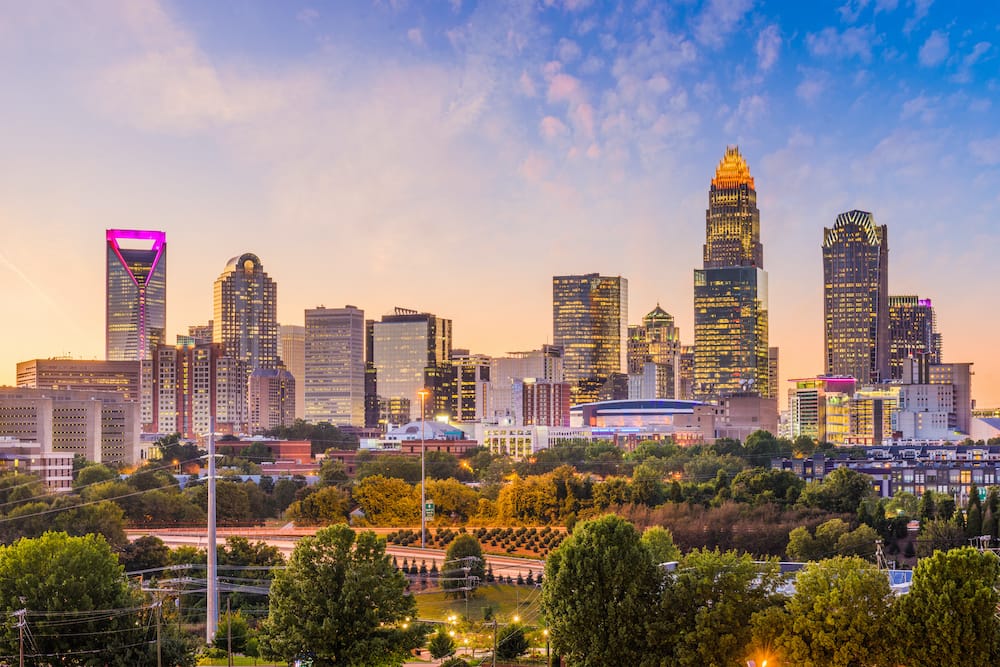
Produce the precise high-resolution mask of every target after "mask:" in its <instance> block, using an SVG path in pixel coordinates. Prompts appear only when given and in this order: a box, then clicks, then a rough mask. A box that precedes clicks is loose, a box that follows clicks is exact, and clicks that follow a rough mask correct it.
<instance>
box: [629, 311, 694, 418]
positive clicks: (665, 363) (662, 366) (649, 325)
mask: <svg viewBox="0 0 1000 667" xmlns="http://www.w3.org/2000/svg"><path fill="white" fill-rule="evenodd" d="M680 354H681V335H680V330H679V329H678V328H677V327H676V326H675V324H674V316H673V315H671V314H670V313H668V312H667V311H665V310H663V309H662V308H660V304H656V308H654V309H653V310H651V311H650V312H649V313H647V314H646V316H645V317H643V318H642V324H640V325H636V326H630V327H629V328H628V373H629V376H630V381H632V380H634V378H635V377H636V376H643V377H645V376H646V375H647V374H649V373H648V371H652V373H651V378H650V379H651V380H652V382H650V383H648V384H651V385H652V386H651V388H652V392H640V395H639V396H635V398H674V397H675V395H676V392H677V387H676V385H677V367H678V365H679V362H680ZM647 393H651V394H652V395H645V394H647ZM630 397H631V396H630Z"/></svg>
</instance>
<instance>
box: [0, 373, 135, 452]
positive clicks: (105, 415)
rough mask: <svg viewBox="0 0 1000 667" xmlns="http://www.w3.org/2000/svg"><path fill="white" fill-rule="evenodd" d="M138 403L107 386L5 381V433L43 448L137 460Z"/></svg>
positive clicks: (0, 431)
mask: <svg viewBox="0 0 1000 667" xmlns="http://www.w3.org/2000/svg"><path fill="white" fill-rule="evenodd" d="M140 424H141V422H140V418H139V403H138V402H136V401H127V400H125V399H123V398H122V397H121V396H120V395H119V394H117V393H113V392H108V391H103V392H102V391H82V390H69V389H28V388H14V387H0V436H7V437H11V438H17V439H18V440H23V441H28V442H37V443H38V444H39V445H40V446H41V451H42V452H55V453H68V454H70V455H73V454H80V455H82V456H85V457H86V458H87V459H88V460H90V461H95V462H98V463H109V464H119V463H120V464H126V465H128V464H134V463H138V462H139V461H140V460H141V458H142V454H141V449H140V443H139V440H140Z"/></svg>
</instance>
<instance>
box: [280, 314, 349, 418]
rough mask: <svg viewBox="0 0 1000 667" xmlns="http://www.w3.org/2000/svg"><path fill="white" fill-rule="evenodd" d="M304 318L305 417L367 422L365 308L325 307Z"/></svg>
mask: <svg viewBox="0 0 1000 667" xmlns="http://www.w3.org/2000/svg"><path fill="white" fill-rule="evenodd" d="M305 321H306V326H305V376H304V382H305V386H306V387H305V400H306V409H305V418H306V420H307V421H310V422H312V423H314V424H315V423H319V422H329V423H331V424H334V425H336V426H344V425H350V426H363V425H364V423H365V313H364V311H363V310H361V309H359V308H355V307H354V306H344V307H343V308H324V307H322V306H320V307H318V308H313V309H310V310H306V313H305ZM282 329H283V330H284V327H283V328H282Z"/></svg>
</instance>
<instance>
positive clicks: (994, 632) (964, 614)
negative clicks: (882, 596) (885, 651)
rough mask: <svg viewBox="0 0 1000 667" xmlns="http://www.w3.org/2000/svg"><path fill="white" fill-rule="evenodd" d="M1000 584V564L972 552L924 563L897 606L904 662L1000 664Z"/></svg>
mask: <svg viewBox="0 0 1000 667" xmlns="http://www.w3.org/2000/svg"><path fill="white" fill-rule="evenodd" d="M998 579H1000V559H998V558H997V557H996V556H995V555H994V554H992V553H990V552H979V551H977V550H976V549H973V548H972V547H962V548H961V549H953V550H951V551H947V552H945V551H938V552H936V553H935V554H934V555H933V556H931V557H929V558H924V559H922V560H920V561H919V562H918V563H917V567H916V569H915V570H914V571H913V582H912V584H911V585H910V592H909V593H907V594H906V595H904V596H902V597H900V598H899V600H898V601H897V602H896V610H897V611H896V627H895V631H896V632H895V637H896V640H897V644H898V646H899V647H900V651H901V653H902V655H901V658H902V660H901V662H903V663H904V664H906V665H907V666H908V667H931V666H933V667H961V666H962V665H995V664H997V663H998V662H1000V619H998V618H997V615H996V610H997V605H998V604H1000V594H998V592H997V590H996V585H997V580H998Z"/></svg>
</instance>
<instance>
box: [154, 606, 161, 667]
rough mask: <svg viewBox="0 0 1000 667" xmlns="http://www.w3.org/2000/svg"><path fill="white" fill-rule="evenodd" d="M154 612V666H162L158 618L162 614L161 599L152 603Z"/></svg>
mask: <svg viewBox="0 0 1000 667" xmlns="http://www.w3.org/2000/svg"><path fill="white" fill-rule="evenodd" d="M153 609H154V610H155V613H156V667H163V650H162V647H161V644H160V618H161V617H162V616H163V599H162V598H160V599H158V600H157V601H156V602H155V603H154V604H153Z"/></svg>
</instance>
